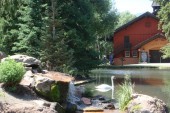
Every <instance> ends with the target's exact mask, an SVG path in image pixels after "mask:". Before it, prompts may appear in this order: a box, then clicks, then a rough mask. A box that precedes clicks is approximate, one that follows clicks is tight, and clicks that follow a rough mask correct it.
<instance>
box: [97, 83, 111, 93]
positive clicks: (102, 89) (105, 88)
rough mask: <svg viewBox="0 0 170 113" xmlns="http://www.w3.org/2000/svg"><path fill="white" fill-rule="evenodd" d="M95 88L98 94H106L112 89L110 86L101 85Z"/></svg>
mask: <svg viewBox="0 0 170 113" xmlns="http://www.w3.org/2000/svg"><path fill="white" fill-rule="evenodd" d="M95 88H96V90H98V91H100V92H107V91H109V90H111V89H112V86H110V85H108V84H101V85H99V86H96V87H95Z"/></svg>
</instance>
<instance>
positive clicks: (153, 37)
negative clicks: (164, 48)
mask: <svg viewBox="0 0 170 113" xmlns="http://www.w3.org/2000/svg"><path fill="white" fill-rule="evenodd" d="M156 38H165V35H164V34H162V33H157V34H155V35H154V36H152V37H150V38H148V39H147V40H145V41H143V42H141V43H139V44H137V45H136V46H134V47H133V49H138V48H140V47H141V46H143V45H145V44H147V43H149V42H151V41H152V40H154V39H156Z"/></svg>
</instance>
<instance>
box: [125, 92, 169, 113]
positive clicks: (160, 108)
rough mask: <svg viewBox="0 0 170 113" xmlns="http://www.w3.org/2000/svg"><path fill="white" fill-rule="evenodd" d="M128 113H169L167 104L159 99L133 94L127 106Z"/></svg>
mask: <svg viewBox="0 0 170 113" xmlns="http://www.w3.org/2000/svg"><path fill="white" fill-rule="evenodd" d="M127 113H169V112H168V108H167V106H166V104H165V103H164V102H163V101H162V100H160V99H158V98H153V97H150V96H148V95H143V94H133V96H132V100H131V101H130V102H129V103H128V105H127Z"/></svg>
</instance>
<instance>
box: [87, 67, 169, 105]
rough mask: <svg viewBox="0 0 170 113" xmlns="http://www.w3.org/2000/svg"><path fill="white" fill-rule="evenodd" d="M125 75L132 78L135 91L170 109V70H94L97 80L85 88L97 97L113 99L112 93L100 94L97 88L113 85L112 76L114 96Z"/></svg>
mask: <svg viewBox="0 0 170 113" xmlns="http://www.w3.org/2000/svg"><path fill="white" fill-rule="evenodd" d="M125 75H129V76H130V77H131V80H132V82H133V83H134V91H135V92H137V93H141V94H146V95H150V96H152V97H157V98H159V99H161V100H163V101H164V102H165V103H166V104H167V105H168V106H169V107H170V73H169V70H168V69H163V70H159V69H149V68H147V69H146V68H142V69H113V70H109V69H98V70H93V71H92V74H91V77H93V78H94V79H96V81H95V82H93V83H88V84H86V85H85V87H88V88H91V89H92V90H93V91H94V94H95V95H104V96H106V97H108V98H111V95H112V91H111V90H110V91H108V92H98V91H97V90H95V86H98V85H101V84H108V85H111V76H115V79H114V95H115V92H116V90H118V88H119V84H121V83H122V82H123V80H124V77H125Z"/></svg>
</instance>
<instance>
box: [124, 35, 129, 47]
mask: <svg viewBox="0 0 170 113" xmlns="http://www.w3.org/2000/svg"><path fill="white" fill-rule="evenodd" d="M130 47H131V44H130V37H129V36H124V48H125V49H130Z"/></svg>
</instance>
